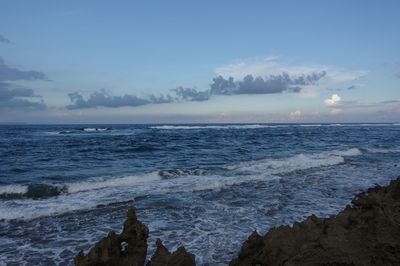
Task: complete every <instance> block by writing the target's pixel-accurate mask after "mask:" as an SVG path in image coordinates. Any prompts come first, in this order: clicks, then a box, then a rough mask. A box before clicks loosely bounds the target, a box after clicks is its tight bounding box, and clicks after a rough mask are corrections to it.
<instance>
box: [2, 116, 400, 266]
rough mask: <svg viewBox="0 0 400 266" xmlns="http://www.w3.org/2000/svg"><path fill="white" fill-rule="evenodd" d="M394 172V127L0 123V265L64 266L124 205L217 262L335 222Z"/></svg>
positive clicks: (166, 239)
mask: <svg viewBox="0 0 400 266" xmlns="http://www.w3.org/2000/svg"><path fill="white" fill-rule="evenodd" d="M399 175H400V124H395V123H388V124H193V125H188V124H185V125H171V124H168V125H2V126H0V265H73V258H74V256H75V255H76V254H77V253H78V252H79V251H80V250H83V251H85V252H87V251H88V250H89V248H90V247H91V246H92V245H93V244H94V243H96V242H97V241H98V240H100V239H101V238H102V237H104V236H105V235H107V233H108V232H109V231H110V230H114V231H116V232H120V231H121V229H122V225H123V222H124V220H125V218H126V212H127V209H128V208H129V207H134V208H135V209H136V213H137V216H138V218H139V220H141V221H142V222H143V223H144V224H146V225H147V227H148V228H149V231H150V237H149V240H148V243H149V250H148V253H149V254H150V255H151V254H152V253H153V251H154V249H155V240H156V239H157V238H160V239H162V241H163V243H164V245H165V246H166V247H167V248H169V249H170V250H171V251H173V250H175V249H176V248H177V247H179V246H181V245H183V246H184V247H185V248H186V249H187V250H188V251H190V252H192V253H193V254H195V255H196V263H197V264H198V265H226V264H227V263H228V262H229V261H230V260H231V259H232V258H234V257H235V256H237V254H238V252H239V250H240V247H241V245H242V242H243V241H244V240H246V239H247V237H248V236H249V235H250V234H251V233H252V232H253V231H254V230H256V231H257V232H259V233H260V234H265V233H266V232H267V231H268V230H269V229H270V228H272V227H276V226H280V225H291V224H293V223H294V222H295V221H301V220H302V219H304V218H305V217H307V216H309V215H311V214H315V215H317V216H318V217H329V216H332V215H335V214H336V213H337V212H338V211H340V210H341V209H343V208H344V207H345V206H346V205H348V204H351V199H352V198H353V197H354V196H355V195H356V194H357V193H360V192H362V191H365V190H366V189H367V188H369V187H373V186H376V185H381V186H383V185H387V184H388V183H389V182H390V181H391V180H393V179H395V178H396V177H397V176H399Z"/></svg>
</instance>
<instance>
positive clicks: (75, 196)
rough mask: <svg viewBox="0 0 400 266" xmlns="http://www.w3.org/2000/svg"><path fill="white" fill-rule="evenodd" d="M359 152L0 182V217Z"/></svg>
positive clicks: (257, 174) (210, 182)
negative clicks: (215, 167)
mask: <svg viewBox="0 0 400 266" xmlns="http://www.w3.org/2000/svg"><path fill="white" fill-rule="evenodd" d="M360 154H361V151H360V150H359V149H357V148H352V149H348V150H344V151H340V150H333V151H329V152H321V153H314V154H297V155H294V156H291V157H287V158H281V159H263V160H255V161H247V162H242V163H238V164H236V165H229V166H226V167H225V169H226V171H225V172H224V174H219V175H217V174H209V173H207V172H206V171H204V170H201V169H176V170H160V171H154V172H150V173H146V174H141V175H130V176H123V177H118V178H116V177H114V178H94V179H90V180H86V181H81V182H75V183H64V184H62V185H57V184H56V185H29V186H22V185H8V186H0V199H1V200H0V219H3V220H11V219H33V218H36V217H41V216H48V215H56V214H62V213H65V212H70V211H76V210H81V209H87V208H93V207H96V206H97V205H99V204H110V203H115V202H121V201H126V200H134V198H135V197H137V196H143V195H152V194H153V195H154V194H165V193H176V192H196V191H204V190H215V191H219V190H221V189H224V188H227V187H229V186H232V185H237V184H241V183H246V182H255V181H269V180H273V179H277V178H280V177H279V174H282V173H288V172H292V171H297V170H305V169H310V168H318V167H327V166H333V165H337V164H341V163H344V162H345V158H344V157H347V156H357V155H360Z"/></svg>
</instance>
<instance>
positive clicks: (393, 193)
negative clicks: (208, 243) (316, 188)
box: [230, 177, 400, 266]
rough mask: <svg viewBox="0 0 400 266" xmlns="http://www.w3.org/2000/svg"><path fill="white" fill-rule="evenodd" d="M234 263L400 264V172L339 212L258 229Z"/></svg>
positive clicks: (244, 245) (236, 264) (359, 196)
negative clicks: (393, 178) (267, 228)
mask: <svg viewBox="0 0 400 266" xmlns="http://www.w3.org/2000/svg"><path fill="white" fill-rule="evenodd" d="M230 265H231V266H241V265H265V266H275V265H286V266H292V265H293V266H294V265H296V266H298V265H310V266H311V265H321V266H322V265H325V266H328V265H329V266H333V265H336V266H339V265H342V266H345V265H349V266H350V265H360V266H361V265H393V266H394V265H400V177H399V178H398V179H397V180H394V181H392V182H391V183H390V185H389V186H388V187H376V188H372V189H369V190H368V191H367V192H365V193H361V194H359V195H358V196H357V197H356V198H355V199H354V200H353V201H352V206H347V207H346V208H345V209H344V210H343V211H342V212H340V213H339V214H338V215H336V216H335V217H331V218H326V219H322V218H317V217H315V216H310V217H308V218H307V219H306V220H305V221H303V222H301V223H295V224H294V225H293V226H292V227H289V226H281V227H278V228H274V229H271V230H270V231H269V232H268V233H267V234H266V235H265V236H260V235H258V234H257V233H256V232H254V233H253V234H252V235H251V236H250V237H249V238H248V240H247V241H246V242H245V243H244V244H243V246H242V248H241V251H240V253H239V257H238V258H237V259H235V260H233V261H231V262H230Z"/></svg>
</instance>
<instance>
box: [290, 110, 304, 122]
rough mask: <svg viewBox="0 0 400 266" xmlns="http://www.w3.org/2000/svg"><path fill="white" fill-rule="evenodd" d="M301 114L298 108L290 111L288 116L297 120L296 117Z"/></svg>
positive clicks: (299, 116)
mask: <svg viewBox="0 0 400 266" xmlns="http://www.w3.org/2000/svg"><path fill="white" fill-rule="evenodd" d="M301 115H302V113H301V111H300V110H296V111H294V112H290V114H289V117H290V119H292V120H297V119H299V118H301Z"/></svg>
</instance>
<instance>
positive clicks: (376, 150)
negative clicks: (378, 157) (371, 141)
mask: <svg viewBox="0 0 400 266" xmlns="http://www.w3.org/2000/svg"><path fill="white" fill-rule="evenodd" d="M365 150H366V151H368V152H371V153H398V152H399V153H400V148H399V147H396V148H365Z"/></svg>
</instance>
